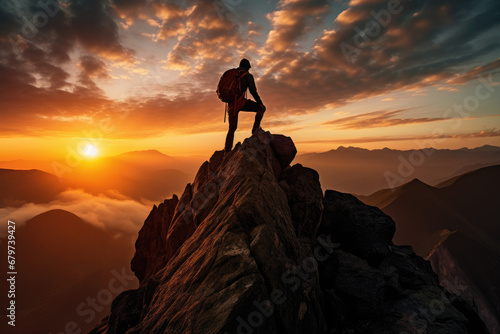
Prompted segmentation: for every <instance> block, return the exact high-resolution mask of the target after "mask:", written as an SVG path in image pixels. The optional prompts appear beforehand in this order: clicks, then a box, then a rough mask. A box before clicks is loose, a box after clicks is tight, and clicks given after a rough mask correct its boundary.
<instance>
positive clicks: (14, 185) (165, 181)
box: [0, 150, 198, 207]
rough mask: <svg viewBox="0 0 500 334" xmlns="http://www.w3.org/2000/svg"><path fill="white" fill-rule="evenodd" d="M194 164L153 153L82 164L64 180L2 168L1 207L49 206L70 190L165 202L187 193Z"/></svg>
mask: <svg viewBox="0 0 500 334" xmlns="http://www.w3.org/2000/svg"><path fill="white" fill-rule="evenodd" d="M193 161H198V158H175V157H170V156H167V155H165V154H163V153H160V152H158V151H155V150H150V151H135V152H128V153H125V154H121V155H118V156H114V157H109V158H101V159H96V160H89V161H82V163H81V164H79V165H78V166H76V167H75V168H74V169H72V170H71V171H70V172H66V173H64V174H63V175H62V176H63V177H62V178H59V177H57V176H56V175H54V174H51V173H48V172H46V171H40V170H13V169H0V182H1V184H2V185H3V187H2V189H0V207H8V206H14V207H16V206H21V205H23V204H25V203H48V202H51V201H53V200H54V199H55V197H56V196H57V195H58V194H59V193H61V192H62V191H64V190H66V189H69V188H78V189H83V190H85V191H87V192H89V193H92V194H99V193H106V192H109V191H110V190H117V191H118V192H120V193H121V194H123V195H125V196H128V197H130V198H133V199H135V200H141V199H147V200H151V201H161V200H162V199H164V198H166V197H169V196H172V194H174V193H181V192H182V191H184V187H185V185H186V183H187V182H189V180H190V179H191V178H192V177H193V175H194V173H195V171H196V170H195V169H194V168H193V163H194V162H193ZM36 163H37V164H38V165H40V162H36ZM26 164H27V162H26V161H22V163H21V162H20V161H13V162H0V167H3V166H11V167H12V166H25V165H26Z"/></svg>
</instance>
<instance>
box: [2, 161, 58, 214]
mask: <svg viewBox="0 0 500 334" xmlns="http://www.w3.org/2000/svg"><path fill="white" fill-rule="evenodd" d="M0 184H1V185H2V186H1V187H0V208H1V207H9V206H20V205H22V204H24V203H48V202H51V201H53V200H54V198H55V197H56V196H57V194H59V193H61V192H62V191H64V189H65V188H66V186H67V185H66V183H65V182H62V180H60V179H59V178H58V177H56V176H55V175H52V174H49V173H45V172H42V171H39V170H34V169H32V170H12V169H0Z"/></svg>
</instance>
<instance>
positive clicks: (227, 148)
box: [224, 110, 238, 152]
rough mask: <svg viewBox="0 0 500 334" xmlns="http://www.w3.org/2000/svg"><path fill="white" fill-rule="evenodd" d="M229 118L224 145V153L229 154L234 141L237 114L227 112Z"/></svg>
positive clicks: (231, 111)
mask: <svg viewBox="0 0 500 334" xmlns="http://www.w3.org/2000/svg"><path fill="white" fill-rule="evenodd" d="M228 116H229V130H228V131H227V136H226V145H225V147H224V151H226V152H229V151H231V149H232V148H233V140H234V132H235V131H236V128H237V127H238V112H236V113H235V112H234V111H233V110H229V111H228Z"/></svg>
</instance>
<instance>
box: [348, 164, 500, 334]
mask: <svg viewBox="0 0 500 334" xmlns="http://www.w3.org/2000/svg"><path fill="white" fill-rule="evenodd" d="M498 189H500V166H490V167H484V168H481V169H478V170H476V171H473V172H469V173H466V174H464V175H461V176H458V177H454V178H452V179H450V180H447V181H445V182H443V183H441V184H440V185H439V188H437V187H431V186H429V185H427V184H425V183H423V182H421V181H419V180H413V181H412V182H409V183H407V184H405V185H403V186H400V187H397V188H395V189H384V190H380V191H378V192H376V193H374V194H372V195H370V196H358V198H359V199H361V200H362V201H363V202H365V203H367V204H370V205H375V206H378V207H379V208H381V209H382V211H384V212H385V213H387V214H388V215H390V216H391V217H392V218H393V219H394V220H395V222H396V226H397V229H396V234H395V236H394V240H395V242H398V243H402V244H409V245H412V246H413V247H414V248H415V250H416V252H417V254H419V255H421V256H427V255H428V254H429V252H430V251H431V250H432V249H434V251H433V255H430V258H431V260H432V264H433V268H434V270H435V271H436V272H437V273H439V274H440V278H441V282H442V283H443V282H444V280H447V281H451V282H453V280H452V278H453V277H454V276H456V277H458V278H460V280H461V282H462V283H463V284H462V285H464V286H467V287H468V288H466V289H465V290H464V291H465V292H464V293H465V294H466V295H467V296H468V298H469V299H473V300H474V302H475V303H476V304H477V305H478V306H479V310H480V315H481V317H482V318H483V319H484V321H485V322H486V323H487V324H488V326H489V329H490V332H495V331H494V330H493V328H494V327H495V326H497V325H495V324H498V319H500V312H499V309H498V306H497V305H499V303H500V298H499V296H498V293H497V292H495V291H496V290H495V291H494V290H491V289H497V288H496V287H497V284H498V283H497V282H498V281H500V270H499V268H498V263H499V259H500V245H499V244H498V240H500V225H499V224H498V222H499V221H500V209H499V208H500V197H499V196H498V195H497V194H498ZM456 230H458V231H459V232H457V233H453V234H451V237H450V234H449V233H450V231H456ZM457 240H460V242H459V241H457ZM437 245H439V246H437ZM436 247H437V248H436ZM436 250H437V251H436ZM480 266H484V268H483V269H481V270H480V269H479V268H478V267H480ZM476 267H477V268H476ZM466 282H469V284H465V283H466ZM443 284H444V283H443ZM444 286H445V287H449V286H447V285H446V284H444ZM497 331H498V329H497Z"/></svg>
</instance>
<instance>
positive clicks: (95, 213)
mask: <svg viewBox="0 0 500 334" xmlns="http://www.w3.org/2000/svg"><path fill="white" fill-rule="evenodd" d="M151 208H152V204H150V203H147V204H144V203H139V202H136V201H134V200H131V199H127V198H123V196H106V195H99V196H94V195H91V194H88V193H86V192H84V191H82V190H76V189H74V190H67V191H65V192H63V193H61V194H59V195H58V197H57V199H56V200H54V201H53V202H51V203H48V204H33V203H27V204H25V205H23V206H22V207H19V208H0V219H1V220H2V221H7V220H8V219H10V220H12V221H15V222H16V223H19V224H24V223H25V222H26V221H27V220H29V219H31V218H33V217H34V216H36V215H38V214H40V213H43V212H46V211H49V210H53V209H62V210H66V211H69V212H71V213H74V214H75V215H77V216H79V217H80V218H82V219H83V220H85V221H87V222H89V223H91V224H93V225H95V226H97V227H99V228H104V229H107V230H111V231H116V232H122V233H124V234H126V235H134V234H135V233H137V232H138V231H139V229H140V228H141V226H142V224H143V223H144V220H145V219H146V217H147V215H148V213H149V212H150V211H151Z"/></svg>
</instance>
